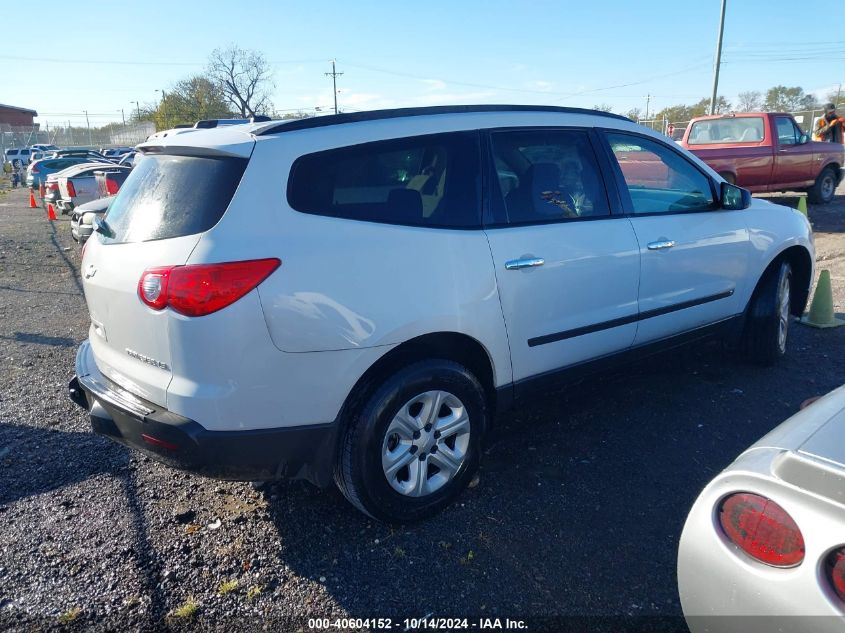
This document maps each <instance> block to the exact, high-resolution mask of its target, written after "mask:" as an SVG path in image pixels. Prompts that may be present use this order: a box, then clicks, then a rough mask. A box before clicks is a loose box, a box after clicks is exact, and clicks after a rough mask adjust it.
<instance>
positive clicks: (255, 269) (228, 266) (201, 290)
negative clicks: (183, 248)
mask: <svg viewBox="0 0 845 633" xmlns="http://www.w3.org/2000/svg"><path fill="white" fill-rule="evenodd" d="M281 263H282V262H281V261H280V260H278V259H275V258H274V259H254V260H250V261H244V262H227V263H223V264H197V265H193V266H171V267H169V268H151V269H149V270H146V271H144V274H143V275H141V279H140V281H139V282H138V296H139V297H141V301H143V302H144V303H145V304H146V305H148V306H149V307H151V308H153V309H154V310H162V309H164V308H165V307H168V306H169V307H170V308H171V309H173V310H175V311H176V312H178V313H180V314H184V315H185V316H191V317H196V316H205V315H207V314H211V313H213V312H217V311H218V310H222V309H223V308H225V307H226V306H228V305H231V304H233V303H234V302H235V301H237V300H238V299H240V298H241V297H243V296H244V295H245V294H247V293H248V292H250V291H251V290H252V289H254V288H255V287H256V286H258V284H260V283H261V282H262V281H264V280H265V279H267V277H269V276H270V274H271V273H272V272H273V271H274V270H276V268H278V267H279V266H280V265H281Z"/></svg>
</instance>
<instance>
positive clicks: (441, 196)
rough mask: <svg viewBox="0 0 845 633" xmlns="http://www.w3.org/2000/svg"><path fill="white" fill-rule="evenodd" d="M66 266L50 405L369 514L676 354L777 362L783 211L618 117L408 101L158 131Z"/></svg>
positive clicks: (793, 254) (799, 261)
mask: <svg viewBox="0 0 845 633" xmlns="http://www.w3.org/2000/svg"><path fill="white" fill-rule="evenodd" d="M138 151H139V152H140V153H141V155H143V157H144V159H143V160H142V161H140V162H139V163H138V164H137V165H136V166H135V168H134V169H133V171H132V173H131V174H130V175H129V177H128V178H127V180H126V182H125V183H124V184H123V186H122V187H121V189H120V191H119V193H118V194H117V196H116V197H115V199H114V201H113V202H112V204H111V206H110V207H109V211H108V214H107V215H106V217H105V220H104V221H102V222H99V223H98V225H97V229H96V233H95V239H90V240H89V241H88V242H87V244H86V248H85V251H84V255H83V259H82V276H83V284H84V288H85V298H86V301H87V303H88V308H89V311H90V314H91V329H90V333H89V340H88V341H87V342H86V343H84V344H83V345H82V347H81V349H80V350H79V353H78V356H77V363H76V373H77V378H75V379H74V381H73V382H72V383H71V395H72V397H73V398H74V400H75V401H76V402H77V403H79V404H80V405H81V406H84V407H85V408H86V409H88V410H89V411H90V412H91V420H92V423H93V425H94V428H95V430H96V431H98V432H100V433H102V434H105V435H108V436H110V437H112V438H114V439H115V440H117V441H120V442H123V443H125V444H128V445H130V446H133V447H136V448H138V449H141V450H143V451H146V452H147V453H149V454H151V455H154V456H155V457H156V458H158V459H160V460H163V461H166V462H169V463H171V464H173V465H176V466H179V467H182V468H188V469H192V470H195V471H198V472H201V473H205V474H207V475H212V476H217V477H224V478H231V479H272V478H276V477H302V478H306V479H309V480H310V481H312V482H314V483H316V484H319V485H328V484H330V483H331V482H332V480H334V481H335V482H337V484H338V485H339V487H340V488H341V490H342V491H343V493H344V494H345V495H346V497H347V498H348V499H349V500H350V501H351V502H352V503H353V504H354V505H356V506H357V507H358V508H360V509H361V510H363V511H364V512H367V513H368V514H370V515H372V516H374V517H377V518H379V519H383V520H387V521H397V522H399V521H410V520H415V519H419V518H422V517H424V516H427V515H429V514H431V513H432V512H435V511H437V510H438V509H440V508H442V507H443V506H445V505H446V504H447V503H448V502H449V501H450V500H451V499H453V498H454V497H455V495H457V494H458V493H459V492H460V491H461V490H462V489H463V488H464V487H465V486H466V485H467V484H468V483H469V481H470V480H471V478H472V476H473V472H474V471H475V469H476V468H477V466H478V462H479V459H480V457H481V446H482V437H483V436H484V434H485V432H486V431H487V429H488V428H489V426H490V424H491V423H492V421H493V419H494V413H495V412H496V411H501V410H504V409H506V408H508V407H509V406H513V404H514V403H518V402H520V401H522V402H529V401H530V400H531V394H532V393H536V390H538V389H539V390H545V389H548V387H549V385H550V384H551V383H558V382H560V381H562V380H569V379H572V378H576V379H580V378H582V377H584V376H585V375H587V374H589V373H590V372H593V371H596V370H597V369H600V368H602V367H606V366H607V365H609V364H612V363H619V362H626V361H630V360H632V359H634V358H638V357H640V356H642V355H644V354H648V353H653V352H655V351H658V350H661V349H665V348H666V347H671V346H674V345H678V344H680V343H682V342H684V341H688V340H691V339H697V338H702V337H705V336H711V335H719V336H723V337H726V338H729V339H732V340H734V341H738V342H741V344H742V346H743V347H744V349H745V351H746V353H747V355H748V357H749V358H751V359H752V360H754V361H758V362H762V363H771V362H773V361H775V360H777V359H778V358H779V357H780V356H781V355H783V354H784V353H785V351H786V344H787V335H788V331H789V323H790V315H798V314H801V313H802V311H803V309H804V306H805V303H806V301H807V295H808V292H809V287H810V280H811V279H812V272H813V261H814V252H813V241H812V235H811V231H810V226H809V223H808V222H807V220H806V218H805V217H804V216H803V215H801V214H800V213H798V212H797V211H794V210H792V209H789V208H786V207H781V206H776V205H772V204H770V203H768V202H764V201H762V200H752V199H751V196H750V194H748V192H747V191H744V190H742V189H740V188H738V187H735V186H733V185H730V184H728V183H726V182H724V181H722V179H721V178H719V176H718V175H717V174H716V173H715V172H713V171H712V170H711V169H709V168H708V167H707V166H706V165H705V164H704V163H703V162H701V161H700V160H698V159H697V158H695V157H694V156H692V155H691V154H689V153H688V152H686V151H684V150H683V149H681V148H679V147H678V146H677V145H676V144H675V143H672V142H671V141H669V140H668V139H666V138H665V137H663V136H661V135H659V134H656V133H654V132H651V131H650V130H648V129H646V128H644V127H642V126H639V125H637V124H635V123H633V122H631V121H630V120H628V119H626V118H624V117H620V116H618V115H612V114H606V113H600V112H594V111H588V110H577V109H566V108H550V107H534V106H457V107H436V108H413V109H408V110H385V111H378V112H364V113H355V114H342V115H336V116H327V117H318V118H312V119H302V120H298V121H287V122H285V121H270V122H261V123H248V124H243V125H229V126H224V127H217V128H215V129H191V130H189V131H188V132H185V133H181V134H170V133H158V134H156V135H154V136H153V137H151V138H150V140H149V141H147V142H145V143H142V144H140V145H139V146H138Z"/></svg>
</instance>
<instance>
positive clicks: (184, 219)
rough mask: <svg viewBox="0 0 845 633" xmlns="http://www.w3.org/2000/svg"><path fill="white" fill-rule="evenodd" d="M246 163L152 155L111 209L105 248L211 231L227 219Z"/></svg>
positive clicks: (131, 179)
mask: <svg viewBox="0 0 845 633" xmlns="http://www.w3.org/2000/svg"><path fill="white" fill-rule="evenodd" d="M247 162H248V161H247V159H245V158H229V157H226V158H218V157H207V156H172V155H167V154H152V155H149V156H147V157H146V158H145V159H144V160H143V161H141V162H140V163H138V164H137V165H136V167H135V169H133V170H132V172H131V173H130V174H129V176H128V177H127V179H126V182H124V183H123V186H122V187H121V188H120V191H119V192H118V194H117V196H116V197H115V199H114V201H113V202H112V203H111V205H110V206H109V212H108V215H107V216H106V227H105V228H106V230H107V232H108V235H107V236H102V241H103V242H104V243H106V244H116V243H125V242H147V241H151V240H162V239H169V238H174V237H182V236H185V235H193V234H196V233H202V232H204V231H207V230H208V229H210V228H211V227H212V226H214V225H215V224H217V222H218V221H220V218H222V217H223V214H224V213H225V211H226V209H227V207H228V206H229V203H230V202H231V200H232V197H233V196H234V195H235V190H236V189H237V187H238V183H240V181H241V177H242V176H243V173H244V170H245V169H246V165H247Z"/></svg>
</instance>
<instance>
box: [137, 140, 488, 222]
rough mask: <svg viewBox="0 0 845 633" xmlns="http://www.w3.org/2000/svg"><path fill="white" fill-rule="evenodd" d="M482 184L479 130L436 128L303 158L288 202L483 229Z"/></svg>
mask: <svg viewBox="0 0 845 633" xmlns="http://www.w3.org/2000/svg"><path fill="white" fill-rule="evenodd" d="M136 169H137V168H136ZM479 190H480V158H479V150H478V141H477V135H476V134H475V133H454V134H436V135H431V136H419V137H411V138H403V139H396V140H390V141H378V142H375V143H365V144H362V145H355V146H352V147H345V148H341V149H335V150H329V151H324V152H318V153H315V154H308V155H306V156H303V157H301V158H299V159H298V160H297V161H296V162H295V163H294V165H293V168H292V169H291V174H290V177H289V179H288V202H289V204H290V205H291V207H292V208H293V209H295V210H297V211H301V212H303V213H312V214H316V215H326V216H331V217H336V218H345V219H350V220H362V221H368V222H384V223H390V224H406V225H413V226H432V227H454V228H478V227H480V225H481V212H480V194H479Z"/></svg>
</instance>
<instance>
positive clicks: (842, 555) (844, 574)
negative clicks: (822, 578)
mask: <svg viewBox="0 0 845 633" xmlns="http://www.w3.org/2000/svg"><path fill="white" fill-rule="evenodd" d="M825 567H826V568H827V577H828V580H830V584H831V585H832V586H833V590H834V591H835V592H836V595H837V596H839V599H840V600H842V601H843V602H845V547H842V548H839V549H838V550H836V551H835V552H831V553H830V555H828V557H827V560H826V561H825Z"/></svg>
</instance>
